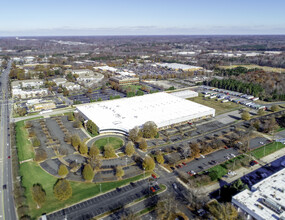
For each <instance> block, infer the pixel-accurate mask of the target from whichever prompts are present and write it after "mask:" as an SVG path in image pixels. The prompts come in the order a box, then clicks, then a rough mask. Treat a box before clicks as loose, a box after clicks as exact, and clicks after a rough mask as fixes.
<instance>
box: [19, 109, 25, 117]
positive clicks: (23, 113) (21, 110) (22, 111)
mask: <svg viewBox="0 0 285 220" xmlns="http://www.w3.org/2000/svg"><path fill="white" fill-rule="evenodd" d="M18 114H19V116H24V115H26V114H27V109H26V108H18Z"/></svg>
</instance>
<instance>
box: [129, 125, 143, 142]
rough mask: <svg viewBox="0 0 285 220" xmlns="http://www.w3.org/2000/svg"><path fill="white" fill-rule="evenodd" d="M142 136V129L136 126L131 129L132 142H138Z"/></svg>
mask: <svg viewBox="0 0 285 220" xmlns="http://www.w3.org/2000/svg"><path fill="white" fill-rule="evenodd" d="M141 137H142V132H141V130H140V129H139V128H138V127H137V126H136V127H134V128H133V129H131V130H130V131H129V138H130V140H131V141H132V142H134V143H135V142H137V141H138V140H139V138H141Z"/></svg>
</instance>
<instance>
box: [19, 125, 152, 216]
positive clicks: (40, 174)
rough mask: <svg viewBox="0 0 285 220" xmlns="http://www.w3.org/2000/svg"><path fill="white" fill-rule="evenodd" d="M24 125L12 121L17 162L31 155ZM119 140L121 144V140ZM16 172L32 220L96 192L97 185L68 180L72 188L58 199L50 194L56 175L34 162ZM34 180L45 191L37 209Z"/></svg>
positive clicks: (114, 184)
mask: <svg viewBox="0 0 285 220" xmlns="http://www.w3.org/2000/svg"><path fill="white" fill-rule="evenodd" d="M24 125H25V124H24V121H20V122H17V123H16V140H17V149H18V156H19V161H22V160H26V159H30V158H33V157H34V151H33V148H32V145H31V142H30V141H29V140H28V133H27V131H26V129H25V127H24ZM121 142H122V143H123V141H122V140H121ZM20 174H21V176H22V185H23V187H24V188H25V189H26V191H25V196H26V197H27V205H28V206H29V209H30V211H29V215H30V216H31V217H32V219H37V218H38V217H39V216H40V215H41V214H42V213H49V212H53V211H56V210H58V209H62V208H64V207H66V206H69V205H72V204H74V203H77V202H80V201H82V200H85V199H88V198H91V197H94V196H96V195H98V194H99V193H100V186H99V184H95V183H84V182H73V181H70V183H71V186H72V190H73V193H72V197H71V198H69V199H68V200H66V201H59V200H57V199H56V198H55V197H54V195H53V186H54V184H55V183H56V181H57V178H56V177H54V176H52V175H50V174H49V173H47V172H46V171H44V170H43V169H42V168H41V167H40V166H39V165H38V164H37V163H36V162H34V161H29V162H25V163H22V164H20ZM149 175H150V173H147V174H146V175H145V176H146V177H147V176H149ZM143 177H144V175H143V174H141V175H138V176H135V177H132V178H129V179H124V180H120V181H114V182H108V183H102V184H101V192H102V193H103V192H106V191H109V190H111V189H114V188H116V187H120V186H122V185H125V184H128V183H129V182H134V181H137V180H139V179H141V178H143ZM36 183H39V184H41V185H42V187H43V189H44V190H45V192H46V201H45V203H44V205H43V206H42V207H41V208H39V209H38V208H37V207H36V204H35V203H34V201H33V199H32V194H31V189H32V186H33V185H34V184H36Z"/></svg>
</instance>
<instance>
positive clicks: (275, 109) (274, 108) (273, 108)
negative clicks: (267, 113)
mask: <svg viewBox="0 0 285 220" xmlns="http://www.w3.org/2000/svg"><path fill="white" fill-rule="evenodd" d="M270 110H271V111H273V112H277V111H278V110H279V107H278V105H272V106H271V108H270Z"/></svg>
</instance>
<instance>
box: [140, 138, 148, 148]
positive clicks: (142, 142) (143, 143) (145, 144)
mask: <svg viewBox="0 0 285 220" xmlns="http://www.w3.org/2000/svg"><path fill="white" fill-rule="evenodd" d="M139 148H140V149H141V150H142V151H146V149H147V142H146V140H145V139H144V138H142V139H141V142H140V144H139Z"/></svg>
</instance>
